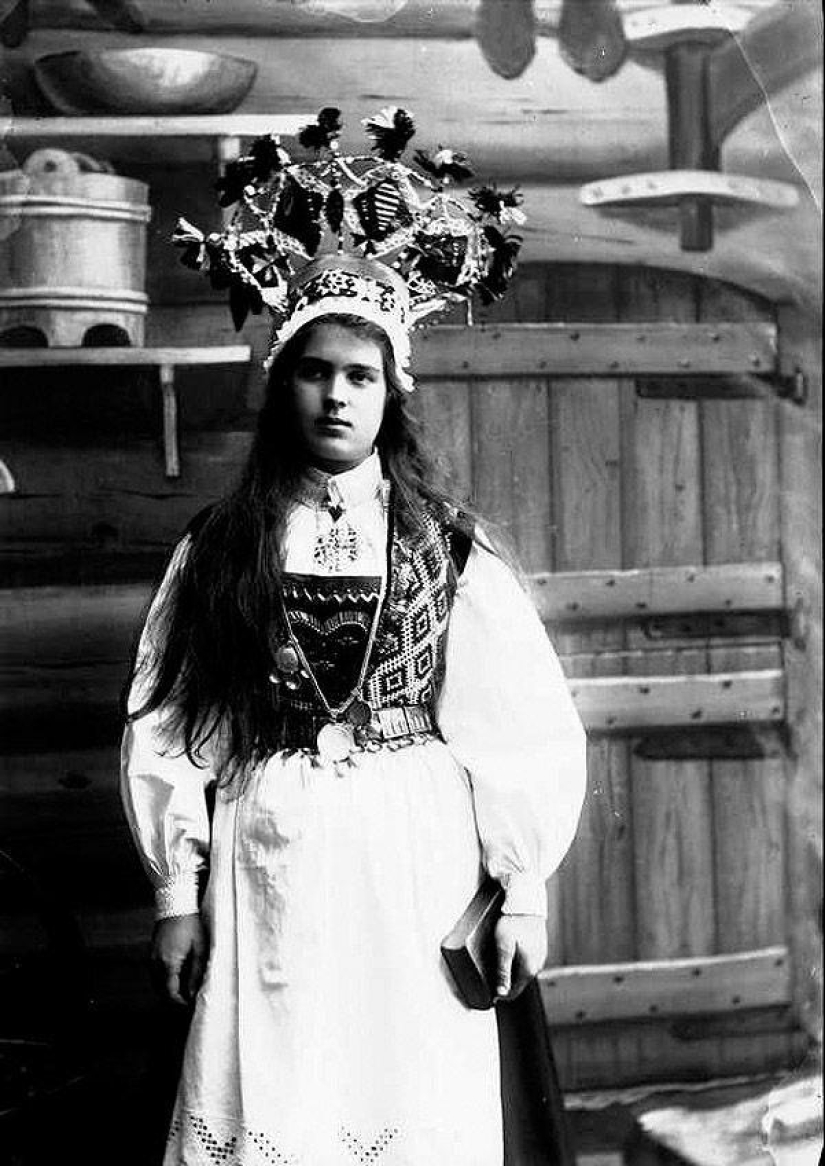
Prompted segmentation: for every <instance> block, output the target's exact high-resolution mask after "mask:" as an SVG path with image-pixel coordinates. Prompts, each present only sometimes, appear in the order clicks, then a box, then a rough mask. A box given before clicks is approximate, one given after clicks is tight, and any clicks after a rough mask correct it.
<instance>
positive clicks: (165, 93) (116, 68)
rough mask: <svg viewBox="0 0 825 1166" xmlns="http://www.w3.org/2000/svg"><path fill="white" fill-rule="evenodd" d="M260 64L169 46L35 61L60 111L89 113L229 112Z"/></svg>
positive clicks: (37, 73)
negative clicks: (167, 47) (166, 47)
mask: <svg viewBox="0 0 825 1166" xmlns="http://www.w3.org/2000/svg"><path fill="white" fill-rule="evenodd" d="M257 69H258V67H257V65H256V64H255V63H254V61H247V60H244V59H243V58H241V57H229V56H226V55H224V54H222V53H207V52H198V51H194V50H191V49H165V48H142V49H112V50H102V51H100V52H67V53H53V54H50V55H48V56H45V57H40V59H39V60H37V61H35V63H34V75H35V79H36V81H37V84H38V85H39V87H40V90H41V92H42V93H43V95H44V97H46V99H47V100H48V101H49V102H50V103H51V105H52V106H53V107H54V109H55V110H56V111H57V112H58V113H63V114H69V115H72V114H74V115H84V114H85V115H90V116H92V115H96V114H133V115H140V114H143V115H147V116H153V115H163V114H170V115H174V114H212V113H229V112H230V110H233V109H235V108H236V107H237V106H238V105H239V104H240V103H241V101H243V99H244V97H245V96H246V95H247V93H248V92H249V90H250V88H251V87H252V82H253V81H254V80H255V74H256V73H257Z"/></svg>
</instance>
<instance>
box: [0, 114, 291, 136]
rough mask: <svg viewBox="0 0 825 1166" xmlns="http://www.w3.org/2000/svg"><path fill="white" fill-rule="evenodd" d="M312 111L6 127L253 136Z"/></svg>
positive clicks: (24, 120)
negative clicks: (304, 112)
mask: <svg viewBox="0 0 825 1166" xmlns="http://www.w3.org/2000/svg"><path fill="white" fill-rule="evenodd" d="M313 117H314V114H311V113H307V114H303V113H292V114H284V113H282V114H268V113H247V114H220V115H217V116H202V117H18V118H12V120H11V121H10V122H9V125H8V126H7V127H6V137H7V139H12V140H13V139H15V138H49V139H56V138H153V139H154V138H254V137H257V136H258V135H260V134H283V135H284V137H289V136H291V135H294V134H297V133H298V131H299V130H300V129H301V127H302V126H305V125H306V123H307V121H312V119H313Z"/></svg>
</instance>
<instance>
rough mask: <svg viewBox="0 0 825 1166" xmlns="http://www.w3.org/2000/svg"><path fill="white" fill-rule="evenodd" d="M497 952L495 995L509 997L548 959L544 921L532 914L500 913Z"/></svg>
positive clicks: (500, 997)
mask: <svg viewBox="0 0 825 1166" xmlns="http://www.w3.org/2000/svg"><path fill="white" fill-rule="evenodd" d="M496 953H497V959H496V998H497V999H499V1000H512V999H514V998H515V997H516V996H518V994H519V993H520V992H522V991H523V990H524V988H525V987H526V986H527V984H529V982H530V980H531V979H532V978H533V976H535V975H537V974H538V972H539V971H540V970H541V968H542V966H543V965H544V961H545V959H546V958H547V933H546V928H545V922H544V920H543V919H541V918H539V917H538V916H534V915H502V917H501V919H500V920H499V921H498V924H497V925H496Z"/></svg>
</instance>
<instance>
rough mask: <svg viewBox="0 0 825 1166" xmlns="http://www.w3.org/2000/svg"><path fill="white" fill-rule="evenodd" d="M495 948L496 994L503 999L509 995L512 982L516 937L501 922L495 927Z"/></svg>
mask: <svg viewBox="0 0 825 1166" xmlns="http://www.w3.org/2000/svg"><path fill="white" fill-rule="evenodd" d="M496 950H497V960H496V996H498V997H499V999H503V998H504V997H506V996H508V995H509V992H510V986H511V983H512V977H513V961H514V959H515V955H516V937H515V935H514V934H513V932H512V930H511V929H510V928H509V927H502V926H501V924H499V926H498V928H497V929H496Z"/></svg>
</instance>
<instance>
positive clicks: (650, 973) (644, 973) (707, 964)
mask: <svg viewBox="0 0 825 1166" xmlns="http://www.w3.org/2000/svg"><path fill="white" fill-rule="evenodd" d="M540 985H541V991H542V996H543V998H544V1001H545V1006H546V1008H547V1012H548V1015H551V1016H552V1017H553V1019H554V1023H556V1024H588V1023H596V1024H598V1023H604V1022H606V1021H613V1020H629V1019H635V1018H641V1017H651V1016H653V1017H656V1016H691V1015H693V1016H707V1015H708V1014H710V1013H715V1012H724V1013H725V1015H726V1016H727V1015H729V1014H731V1013H735V1012H740V1011H741V1012H744V1011H746V1010H749V1009H750V1010H752V1009H756V1008H769V1007H781V1006H783V1005H786V1004H788V1003H789V1002H790V993H791V973H790V966H789V960H788V950H787V948H786V947H784V946H782V945H781V944H780V945H775V946H773V947H765V948H759V949H756V950H753V951H743V952H739V953H737V954H736V955H729V956H704V957H700V958H696V959H681V960H655V961H647V962H639V963H606V962H602V963H600V964H599V966H598V967H593V966H591V965H585V966H582V967H563V968H546V969H545V970H544V971H543V972H542V973H541V977H540Z"/></svg>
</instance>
